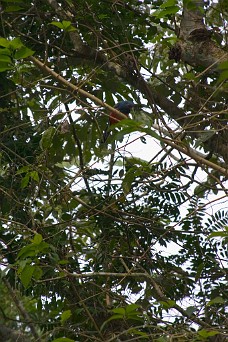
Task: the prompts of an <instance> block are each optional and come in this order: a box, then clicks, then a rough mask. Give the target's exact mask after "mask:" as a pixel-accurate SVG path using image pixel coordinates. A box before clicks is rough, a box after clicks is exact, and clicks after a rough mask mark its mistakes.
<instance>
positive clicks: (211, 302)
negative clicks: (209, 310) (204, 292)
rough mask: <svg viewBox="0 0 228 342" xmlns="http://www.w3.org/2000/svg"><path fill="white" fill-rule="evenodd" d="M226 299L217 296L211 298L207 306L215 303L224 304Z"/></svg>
mask: <svg viewBox="0 0 228 342" xmlns="http://www.w3.org/2000/svg"><path fill="white" fill-rule="evenodd" d="M223 303H225V300H224V299H223V298H222V297H215V298H214V299H212V300H210V301H209V302H208V303H207V306H210V305H214V304H223Z"/></svg>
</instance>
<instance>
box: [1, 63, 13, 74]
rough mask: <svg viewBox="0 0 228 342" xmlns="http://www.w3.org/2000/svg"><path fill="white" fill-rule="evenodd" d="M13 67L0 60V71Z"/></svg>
mask: <svg viewBox="0 0 228 342" xmlns="http://www.w3.org/2000/svg"><path fill="white" fill-rule="evenodd" d="M12 69H13V67H12V66H10V65H9V63H5V62H1V64H0V72H3V71H6V70H12Z"/></svg>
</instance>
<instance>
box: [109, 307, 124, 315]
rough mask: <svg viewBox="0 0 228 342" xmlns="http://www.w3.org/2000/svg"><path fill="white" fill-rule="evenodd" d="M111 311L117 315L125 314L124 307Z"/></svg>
mask: <svg viewBox="0 0 228 342" xmlns="http://www.w3.org/2000/svg"><path fill="white" fill-rule="evenodd" d="M112 312H114V313H115V314H119V315H122V316H125V309H124V308H116V309H112Z"/></svg>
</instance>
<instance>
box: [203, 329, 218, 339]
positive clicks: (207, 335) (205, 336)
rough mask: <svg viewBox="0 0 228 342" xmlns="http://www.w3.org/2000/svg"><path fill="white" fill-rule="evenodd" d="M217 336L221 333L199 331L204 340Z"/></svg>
mask: <svg viewBox="0 0 228 342" xmlns="http://www.w3.org/2000/svg"><path fill="white" fill-rule="evenodd" d="M217 334H219V331H216V330H211V331H209V330H205V329H202V330H199V331H198V335H199V336H201V337H203V338H208V337H210V336H215V335H217Z"/></svg>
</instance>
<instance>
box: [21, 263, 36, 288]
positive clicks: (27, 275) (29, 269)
mask: <svg viewBox="0 0 228 342" xmlns="http://www.w3.org/2000/svg"><path fill="white" fill-rule="evenodd" d="M33 272H34V266H31V265H25V267H24V268H23V270H22V272H21V274H20V279H21V282H22V284H23V285H24V287H25V288H27V287H28V286H29V284H30V283H31V279H32V275H33Z"/></svg>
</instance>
